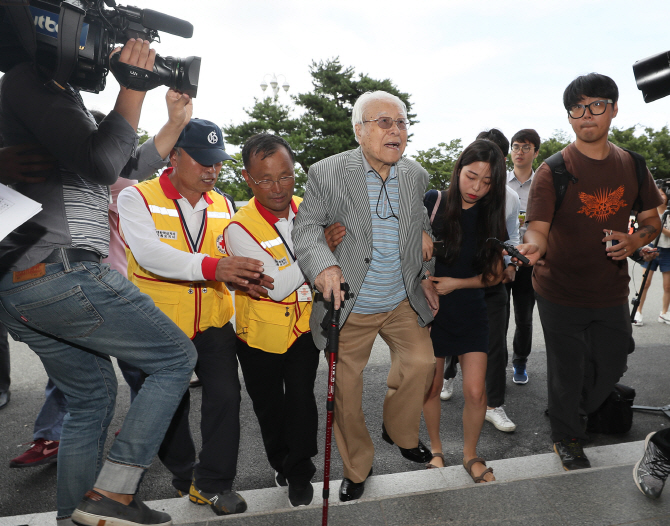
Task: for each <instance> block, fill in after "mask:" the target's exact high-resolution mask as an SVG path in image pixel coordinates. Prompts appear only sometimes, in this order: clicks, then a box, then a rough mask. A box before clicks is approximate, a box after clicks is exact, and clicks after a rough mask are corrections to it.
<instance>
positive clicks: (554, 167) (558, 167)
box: [544, 152, 579, 215]
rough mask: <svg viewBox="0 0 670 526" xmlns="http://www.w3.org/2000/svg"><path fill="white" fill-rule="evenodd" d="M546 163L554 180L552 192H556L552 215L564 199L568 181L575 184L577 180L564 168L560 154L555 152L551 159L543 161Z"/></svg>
mask: <svg viewBox="0 0 670 526" xmlns="http://www.w3.org/2000/svg"><path fill="white" fill-rule="evenodd" d="M544 162H545V163H547V166H548V167H549V169H550V170H551V175H552V178H553V180H554V190H555V192H556V204H555V205H554V215H556V212H557V211H558V209H559V208H560V207H561V204H562V203H563V198H564V197H565V192H566V191H567V190H568V184H569V183H570V181H572V182H573V183H576V182H577V181H578V180H579V179H577V178H576V177H575V176H574V175H572V174H571V173H570V172H568V169H567V168H566V167H565V160H564V159H563V154H562V153H561V152H556V153H555V154H554V155H552V156H551V157H548V158H547V159H545V160H544Z"/></svg>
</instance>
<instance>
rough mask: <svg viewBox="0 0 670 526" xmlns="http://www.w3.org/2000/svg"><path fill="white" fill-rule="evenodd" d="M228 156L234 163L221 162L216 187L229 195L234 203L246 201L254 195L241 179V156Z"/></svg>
mask: <svg viewBox="0 0 670 526" xmlns="http://www.w3.org/2000/svg"><path fill="white" fill-rule="evenodd" d="M230 156H231V157H232V158H233V159H235V162H233V161H223V165H222V166H221V171H220V172H219V178H218V180H217V181H216V187H217V188H218V189H219V190H221V191H222V192H225V193H227V194H228V195H230V196H231V197H232V198H233V200H235V201H248V200H249V199H251V198H252V197H253V196H254V194H253V193H252V192H251V188H249V187H248V186H247V183H246V181H245V180H244V177H242V168H243V167H244V166H243V165H242V154H241V153H233V154H231V155H230Z"/></svg>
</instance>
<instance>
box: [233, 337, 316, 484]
mask: <svg viewBox="0 0 670 526" xmlns="http://www.w3.org/2000/svg"><path fill="white" fill-rule="evenodd" d="M237 355H238V358H239V360H240V366H241V367H242V374H243V375H244V383H245V385H246V387H247V392H248V393H249V397H250V398H251V401H252V403H253V406H254V412H255V413H256V417H257V418H258V423H259V424H260V427H261V435H262V436H263V444H264V445H265V452H266V454H267V456H268V461H269V462H270V465H271V466H272V468H273V469H274V470H275V471H278V472H279V473H281V474H283V475H284V476H285V477H286V479H287V480H288V481H289V483H291V484H295V483H297V484H305V483H307V482H309V481H310V480H311V479H312V477H313V476H314V473H315V472H316V467H315V466H314V463H313V462H312V457H313V456H315V455H316V453H317V446H316V435H317V430H318V423H319V416H318V412H317V409H316V398H315V397H314V380H315V378H316V368H317V366H318V365H319V355H320V353H319V350H318V349H317V348H316V346H315V345H314V341H313V340H312V335H311V334H310V333H307V334H303V335H302V336H300V338H298V339H297V340H296V341H295V342H294V343H293V345H291V347H289V349H288V351H286V352H285V353H284V354H273V353H269V352H265V351H261V350H260V349H256V348H254V347H249V346H248V345H247V344H246V343H245V342H243V341H242V340H238V341H237Z"/></svg>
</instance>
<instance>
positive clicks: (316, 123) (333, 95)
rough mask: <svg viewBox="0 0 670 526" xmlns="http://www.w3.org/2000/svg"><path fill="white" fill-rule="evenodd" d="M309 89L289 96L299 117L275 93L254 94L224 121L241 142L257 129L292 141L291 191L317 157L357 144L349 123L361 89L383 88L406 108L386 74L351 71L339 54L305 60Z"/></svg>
mask: <svg viewBox="0 0 670 526" xmlns="http://www.w3.org/2000/svg"><path fill="white" fill-rule="evenodd" d="M310 74H311V75H312V85H313V90H312V91H311V92H308V93H300V94H298V95H296V96H293V97H291V98H292V100H293V102H294V104H295V106H296V108H295V109H296V110H297V111H298V112H299V113H300V116H299V117H293V108H292V107H290V106H287V105H283V104H280V103H279V101H278V100H277V98H276V97H275V99H262V100H258V99H255V102H254V106H253V107H251V108H247V109H245V110H244V111H245V112H246V114H247V115H248V117H249V119H248V120H247V121H245V122H243V123H241V124H230V125H228V126H224V127H223V131H224V133H225V134H226V140H227V141H228V142H229V143H230V144H233V145H237V146H240V145H242V144H244V142H245V141H246V140H247V139H248V138H249V137H251V136H252V135H254V134H256V133H261V132H266V133H274V134H279V135H281V136H282V137H283V138H284V139H286V141H287V142H288V143H289V144H290V145H291V148H292V149H293V150H294V152H295V154H296V162H297V163H298V164H299V165H300V168H301V169H302V170H300V169H298V170H297V171H296V193H297V194H300V193H301V192H302V188H303V186H304V182H305V180H306V177H305V175H304V174H306V173H307V172H308V171H309V167H310V166H311V165H312V164H314V163H315V162H317V161H320V160H321V159H324V158H326V157H329V156H331V155H335V154H337V153H340V152H343V151H346V150H350V149H353V148H356V147H357V146H358V143H356V139H355V138H354V132H353V129H352V126H351V113H352V110H353V106H354V103H355V102H356V99H358V97H359V96H361V95H362V94H363V93H365V92H366V91H374V90H384V91H387V92H389V93H393V94H394V95H397V96H398V97H399V98H400V99H401V100H402V101H403V102H404V103H405V104H406V105H407V111H408V118H409V119H410V121H412V122H413V123H415V122H416V121H414V120H413V119H414V118H415V117H416V115H414V114H412V113H410V111H411V102H410V100H409V97H410V96H409V94H407V93H403V92H401V91H399V90H398V88H397V87H396V86H395V85H394V84H393V83H392V82H391V80H390V79H384V80H376V79H373V78H371V77H369V76H368V75H366V74H363V73H359V74H356V72H355V71H354V68H353V67H347V68H345V67H344V66H342V64H340V61H339V58H337V57H336V58H333V59H328V60H326V61H320V62H312V64H311V66H310Z"/></svg>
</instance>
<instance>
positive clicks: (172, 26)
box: [142, 9, 193, 38]
mask: <svg viewBox="0 0 670 526" xmlns="http://www.w3.org/2000/svg"><path fill="white" fill-rule="evenodd" d="M142 25H143V26H145V27H150V28H151V29H155V30H156V31H165V32H166V33H170V34H171V35H177V36H178V37H182V38H191V37H192V36H193V24H191V23H190V22H187V21H186V20H182V19H181V18H176V17H174V16H170V15H166V14H163V13H159V12H158V11H154V10H153V9H142Z"/></svg>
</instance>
